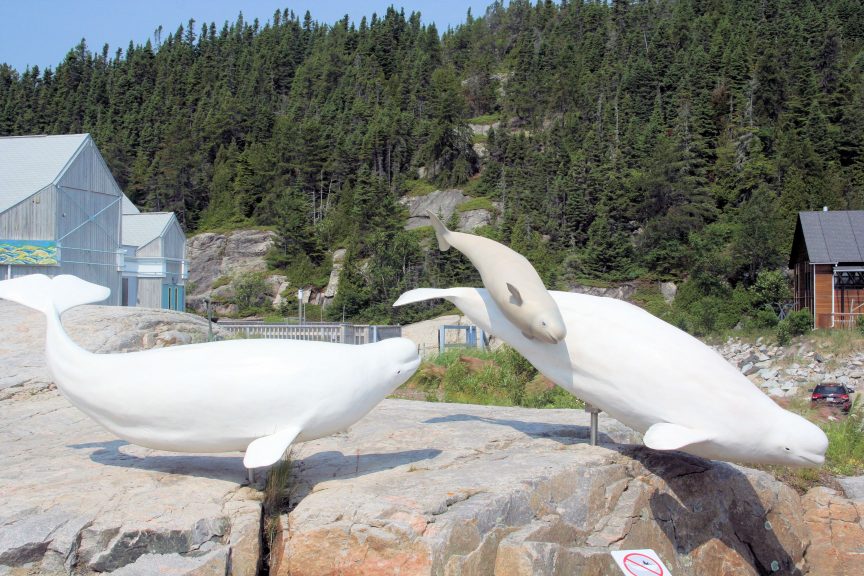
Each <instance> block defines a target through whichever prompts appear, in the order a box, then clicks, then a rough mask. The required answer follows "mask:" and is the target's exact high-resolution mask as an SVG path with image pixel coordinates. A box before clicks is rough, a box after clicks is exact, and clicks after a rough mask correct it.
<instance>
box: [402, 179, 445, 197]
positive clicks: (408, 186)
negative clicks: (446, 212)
mask: <svg viewBox="0 0 864 576" xmlns="http://www.w3.org/2000/svg"><path fill="white" fill-rule="evenodd" d="M436 190H438V187H437V186H435V185H434V184H432V183H431V182H429V181H427V180H405V193H406V194H407V195H408V196H412V197H416V196H426V195H427V194H431V193H432V192H435V191H436Z"/></svg>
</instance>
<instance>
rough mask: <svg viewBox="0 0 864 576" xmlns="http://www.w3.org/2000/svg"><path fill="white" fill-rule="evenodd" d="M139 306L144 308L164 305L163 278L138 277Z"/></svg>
mask: <svg viewBox="0 0 864 576" xmlns="http://www.w3.org/2000/svg"><path fill="white" fill-rule="evenodd" d="M138 306H141V307H143V308H161V307H162V278H139V279H138Z"/></svg>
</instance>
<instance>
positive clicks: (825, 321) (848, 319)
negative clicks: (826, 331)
mask: <svg viewBox="0 0 864 576" xmlns="http://www.w3.org/2000/svg"><path fill="white" fill-rule="evenodd" d="M861 316H864V313H861V312H851V313H850V312H834V313H831V312H823V313H820V314H817V322H816V327H817V328H843V329H847V330H849V329H851V328H855V327H856V326H857V325H858V318H859V317H861Z"/></svg>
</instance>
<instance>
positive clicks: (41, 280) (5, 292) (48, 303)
mask: <svg viewBox="0 0 864 576" xmlns="http://www.w3.org/2000/svg"><path fill="white" fill-rule="evenodd" d="M110 295H111V290H109V289H108V288H106V287H104V286H99V285H98V284H92V283H90V282H86V281H84V280H81V279H80V278H78V277H77V276H71V275H69V274H62V275H60V276H55V277H54V278H49V277H48V276H45V275H44V274H31V275H30V276H22V277H20V278H12V279H11V280H3V281H0V298H5V299H7V300H12V301H13V302H17V303H18V304H22V305H24V306H27V307H28V308H33V309H34V310H39V311H40V312H42V313H43V314H45V315H49V316H53V315H55V314H57V315H59V314H62V313H63V312H65V311H66V310H68V309H70V308H74V307H75V306H79V305H81V304H91V303H93V302H101V301H102V300H105V299H106V298H108V296H110Z"/></svg>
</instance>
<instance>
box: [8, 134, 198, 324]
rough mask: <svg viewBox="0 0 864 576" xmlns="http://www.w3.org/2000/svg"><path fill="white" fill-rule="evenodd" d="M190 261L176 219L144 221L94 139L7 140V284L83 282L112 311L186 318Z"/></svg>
mask: <svg viewBox="0 0 864 576" xmlns="http://www.w3.org/2000/svg"><path fill="white" fill-rule="evenodd" d="M185 253H186V237H185V235H184V234H183V230H182V229H181V227H180V224H179V222H177V218H176V217H175V216H174V214H173V213H155V214H142V213H141V212H140V211H139V210H138V209H137V208H136V207H135V206H134V205H133V204H132V202H130V201H129V199H128V198H126V196H125V195H124V194H123V191H122V190H121V189H120V187H119V186H118V184H117V182H116V181H115V180H114V177H113V176H112V174H111V171H110V170H109V169H108V166H107V165H106V163H105V160H104V159H103V158H102V155H101V154H100V153H99V150H98V148H97V147H96V144H95V143H94V142H93V139H92V138H91V137H90V135H89V134H68V135H60V136H10V137H2V138H0V278H15V277H18V276H25V275H27V274H36V273H41V274H46V275H48V276H56V275H59V274H74V275H75V276H78V277H79V278H82V279H84V280H87V281H89V282H94V283H96V284H100V285H102V286H106V287H108V288H110V289H111V296H110V297H109V299H108V300H107V301H106V302H105V303H107V304H113V305H123V306H142V307H148V308H171V309H174V310H183V309H184V308H185V293H184V291H185V283H186V279H187V277H188V263H187V260H186V257H185Z"/></svg>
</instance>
